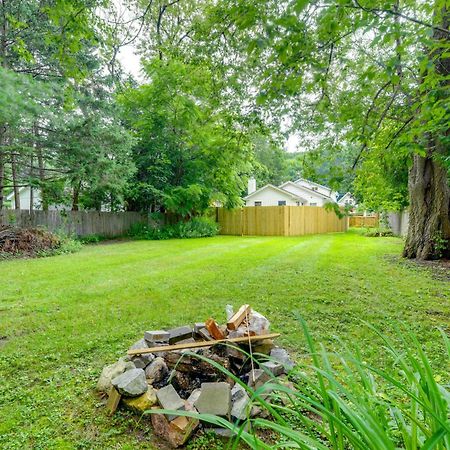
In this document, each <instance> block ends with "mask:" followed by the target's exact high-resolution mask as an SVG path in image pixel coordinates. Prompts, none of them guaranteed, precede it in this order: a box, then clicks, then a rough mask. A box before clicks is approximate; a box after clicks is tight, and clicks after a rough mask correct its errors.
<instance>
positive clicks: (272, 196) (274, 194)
mask: <svg viewBox="0 0 450 450" xmlns="http://www.w3.org/2000/svg"><path fill="white" fill-rule="evenodd" d="M279 201H285V202H286V206H296V205H297V200H295V199H294V198H292V196H290V195H289V194H288V193H283V192H281V191H278V190H277V189H273V188H271V187H270V186H267V187H266V188H263V189H261V190H260V191H256V192H255V193H254V194H252V195H250V196H249V198H247V199H246V200H245V206H255V202H261V205H260V206H278V202H279Z"/></svg>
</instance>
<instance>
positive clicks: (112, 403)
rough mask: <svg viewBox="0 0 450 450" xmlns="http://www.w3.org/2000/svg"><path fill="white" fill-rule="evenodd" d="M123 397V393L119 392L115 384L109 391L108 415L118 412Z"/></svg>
mask: <svg viewBox="0 0 450 450" xmlns="http://www.w3.org/2000/svg"><path fill="white" fill-rule="evenodd" d="M121 398H122V394H119V392H118V391H117V389H116V388H115V387H114V386H113V387H112V388H111V390H110V391H109V397H108V401H107V402H106V409H107V411H108V415H110V416H112V415H113V414H114V413H115V412H116V410H117V407H118V406H119V402H120V399H121Z"/></svg>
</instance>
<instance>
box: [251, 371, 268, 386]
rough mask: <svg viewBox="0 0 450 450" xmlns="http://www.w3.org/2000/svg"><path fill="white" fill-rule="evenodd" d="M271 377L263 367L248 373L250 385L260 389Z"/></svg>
mask: <svg viewBox="0 0 450 450" xmlns="http://www.w3.org/2000/svg"><path fill="white" fill-rule="evenodd" d="M270 379H271V377H270V375H269V374H268V373H267V372H264V370H262V369H255V370H253V371H250V372H249V373H248V385H249V387H251V388H252V389H258V388H260V387H261V386H262V385H264V384H265V383H267V382H268V381H269V380H270Z"/></svg>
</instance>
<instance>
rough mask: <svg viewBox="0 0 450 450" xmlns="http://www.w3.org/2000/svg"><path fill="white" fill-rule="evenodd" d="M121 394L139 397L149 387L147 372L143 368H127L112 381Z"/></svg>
mask: <svg viewBox="0 0 450 450" xmlns="http://www.w3.org/2000/svg"><path fill="white" fill-rule="evenodd" d="M111 383H112V385H113V386H114V387H115V388H116V389H117V390H118V391H119V393H120V394H122V395H124V396H126V397H137V396H139V395H142V394H144V393H145V392H146V391H147V389H148V384H147V380H146V378H145V372H144V371H143V370H142V369H131V370H127V371H126V372H124V373H123V374H121V375H119V376H118V377H116V378H114V379H113V380H112V381H111Z"/></svg>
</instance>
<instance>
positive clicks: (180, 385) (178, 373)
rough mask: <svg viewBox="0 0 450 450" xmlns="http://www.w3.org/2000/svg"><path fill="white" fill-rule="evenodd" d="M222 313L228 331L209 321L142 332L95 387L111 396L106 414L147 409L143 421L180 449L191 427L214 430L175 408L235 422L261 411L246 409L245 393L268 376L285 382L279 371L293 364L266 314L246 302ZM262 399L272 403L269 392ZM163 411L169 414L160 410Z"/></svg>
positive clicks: (269, 379) (248, 402)
mask: <svg viewBox="0 0 450 450" xmlns="http://www.w3.org/2000/svg"><path fill="white" fill-rule="evenodd" d="M227 312H228V318H227V324H226V326H225V325H220V324H218V323H217V322H216V321H215V320H214V319H212V318H209V319H208V320H205V322H198V323H195V325H194V326H192V327H190V326H186V325H184V326H182V327H178V328H174V329H172V330H161V329H155V330H154V331H151V330H150V331H146V332H145V335H144V336H143V338H142V339H140V340H139V341H137V342H136V343H135V344H133V345H132V346H131V348H130V349H129V351H128V355H129V356H127V357H125V358H121V359H119V361H118V362H117V363H115V364H112V365H109V366H106V367H105V368H104V369H103V371H102V374H101V376H100V379H99V381H98V384H97V389H98V390H99V391H101V392H102V393H108V394H109V399H108V403H107V410H108V412H109V413H114V411H115V409H116V408H117V407H120V405H123V406H124V407H126V408H128V409H131V410H132V411H134V412H136V413H138V414H141V415H142V413H143V412H145V411H149V410H151V414H149V415H144V416H143V418H144V419H145V418H147V420H151V423H152V427H153V431H154V434H155V435H158V436H160V437H162V438H163V439H165V440H166V441H167V442H168V443H169V444H170V445H171V446H172V447H178V446H181V445H184V444H185V443H186V442H187V440H188V439H189V437H190V436H191V435H192V433H193V432H194V430H196V429H197V428H208V429H209V430H213V428H211V427H210V425H208V424H207V423H200V422H199V420H198V419H197V418H195V417H194V418H192V417H185V416H180V415H178V414H177V413H176V412H177V411H179V412H182V411H190V412H193V413H195V414H197V413H206V414H214V415H216V416H220V417H224V418H226V419H229V420H233V421H236V420H238V421H243V420H246V419H247V418H248V417H254V416H255V415H262V414H264V413H265V411H261V409H260V408H258V407H257V406H256V405H254V404H252V401H251V397H252V396H251V395H249V394H250V392H251V390H252V389H258V388H260V387H261V386H264V385H265V384H266V383H268V382H270V383H273V382H274V381H275V380H274V379H278V380H279V382H280V383H281V382H282V381H283V382H286V379H287V378H286V375H285V374H286V373H288V372H289V371H290V370H291V369H292V368H293V363H292V361H291V359H290V357H289V354H288V353H287V351H286V350H284V349H282V348H279V347H275V345H274V343H273V340H272V339H273V338H274V337H277V336H278V335H277V334H269V326H270V324H269V321H268V320H267V319H266V318H265V317H264V316H262V315H261V314H259V313H257V312H255V311H253V310H252V309H251V308H250V307H249V305H242V306H241V307H240V308H239V310H238V311H237V312H236V313H235V314H233V313H232V310H231V308H230V307H228V308H227ZM213 339H215V341H214V340H213ZM236 339H237V340H236ZM190 346H192V347H190ZM249 354H253V359H251V358H249V357H248V355H249ZM130 358H131V361H130ZM205 358H207V360H205ZM217 365H220V366H222V367H224V368H225V369H227V370H228V371H230V372H231V373H232V374H233V375H234V376H235V377H238V378H239V379H240V380H241V381H240V383H235V382H234V381H233V379H232V378H230V377H228V376H227V375H226V374H225V373H223V371H221V370H219V369H218V368H217ZM281 376H284V377H285V379H283V380H282V378H281ZM241 383H243V384H245V385H247V386H248V387H247V388H245V387H244V386H243V385H242V384H241ZM262 395H263V396H264V398H265V399H266V401H270V390H267V391H264V394H262ZM108 405H109V407H108ZM161 409H166V410H170V411H173V414H162V413H158V410H161Z"/></svg>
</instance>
